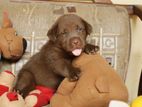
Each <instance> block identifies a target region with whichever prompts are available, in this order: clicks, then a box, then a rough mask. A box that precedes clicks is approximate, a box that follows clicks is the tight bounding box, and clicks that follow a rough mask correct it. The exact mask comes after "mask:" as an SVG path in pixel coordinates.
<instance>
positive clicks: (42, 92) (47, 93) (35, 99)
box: [25, 86, 54, 107]
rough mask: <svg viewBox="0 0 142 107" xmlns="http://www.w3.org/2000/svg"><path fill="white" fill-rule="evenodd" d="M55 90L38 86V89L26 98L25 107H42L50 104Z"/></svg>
mask: <svg viewBox="0 0 142 107" xmlns="http://www.w3.org/2000/svg"><path fill="white" fill-rule="evenodd" d="M53 94H54V91H53V89H49V88H47V87H44V86H36V89H35V90H34V91H32V92H30V93H29V95H28V96H27V97H26V98H25V105H26V106H27V107H42V106H45V105H47V104H48V103H49V101H50V98H51V97H52V96H53Z"/></svg>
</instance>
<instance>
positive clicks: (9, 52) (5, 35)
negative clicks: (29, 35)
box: [0, 12, 27, 60]
mask: <svg viewBox="0 0 142 107" xmlns="http://www.w3.org/2000/svg"><path fill="white" fill-rule="evenodd" d="M26 46H27V42H26V40H25V39H24V38H23V37H22V36H19V35H18V36H17V34H16V31H15V29H14V28H13V27H12V23H11V21H10V19H9V18H8V14H7V13H6V12H4V15H3V24H2V27H1V29H0V54H1V56H2V57H3V58H5V59H8V60H18V59H20V58H21V56H22V55H23V53H24V51H25V49H26Z"/></svg>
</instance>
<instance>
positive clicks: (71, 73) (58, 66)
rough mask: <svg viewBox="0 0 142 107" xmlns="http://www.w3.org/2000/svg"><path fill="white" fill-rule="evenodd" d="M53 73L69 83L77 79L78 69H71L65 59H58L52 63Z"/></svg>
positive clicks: (70, 65)
mask: <svg viewBox="0 0 142 107" xmlns="http://www.w3.org/2000/svg"><path fill="white" fill-rule="evenodd" d="M54 72H55V73H57V74H59V75H61V76H63V77H67V78H69V80H70V81H76V80H78V78H79V74H80V69H78V68H75V67H73V66H72V64H71V62H70V61H68V60H66V59H59V60H56V61H55V62H54Z"/></svg>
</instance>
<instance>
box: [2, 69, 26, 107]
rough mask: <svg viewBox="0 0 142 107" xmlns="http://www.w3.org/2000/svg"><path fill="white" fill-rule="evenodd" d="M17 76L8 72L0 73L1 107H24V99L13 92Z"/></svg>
mask: <svg viewBox="0 0 142 107" xmlns="http://www.w3.org/2000/svg"><path fill="white" fill-rule="evenodd" d="M14 81H15V75H14V74H13V73H12V72H11V71H8V70H5V71H2V72H1V73H0V107H9V106H10V107H24V105H25V102H24V99H23V98H22V97H21V96H20V95H19V94H18V93H16V92H12V89H13V83H14Z"/></svg>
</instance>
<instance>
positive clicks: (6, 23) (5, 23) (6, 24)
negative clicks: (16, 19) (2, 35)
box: [2, 11, 13, 28]
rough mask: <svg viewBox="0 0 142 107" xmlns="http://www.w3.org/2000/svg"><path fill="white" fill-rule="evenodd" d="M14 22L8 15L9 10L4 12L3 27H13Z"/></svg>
mask: <svg viewBox="0 0 142 107" xmlns="http://www.w3.org/2000/svg"><path fill="white" fill-rule="evenodd" d="M12 26H13V25H12V22H11V20H10V19H9V17H8V12H7V11H4V12H3V22H2V28H12Z"/></svg>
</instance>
